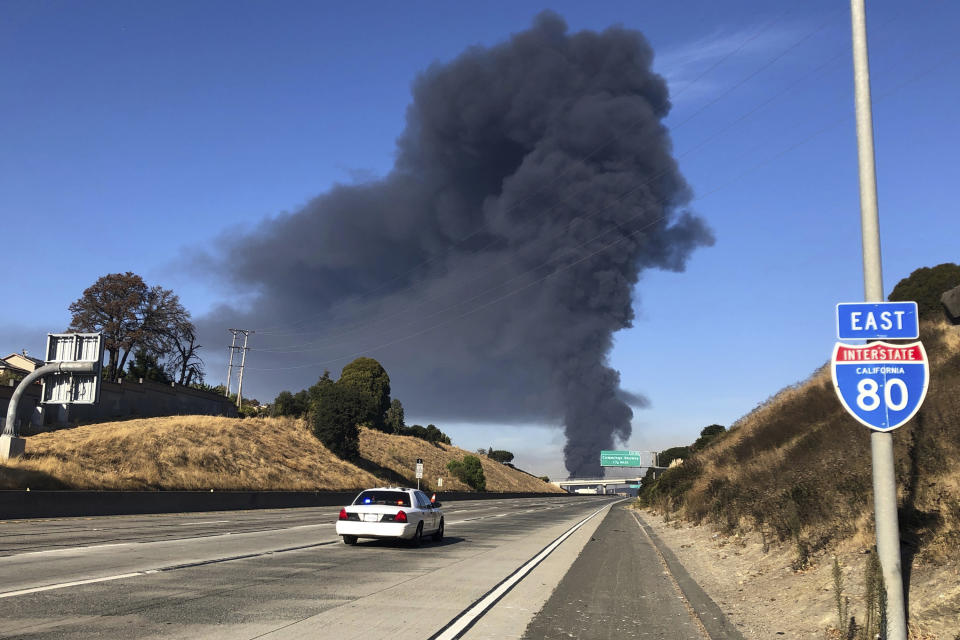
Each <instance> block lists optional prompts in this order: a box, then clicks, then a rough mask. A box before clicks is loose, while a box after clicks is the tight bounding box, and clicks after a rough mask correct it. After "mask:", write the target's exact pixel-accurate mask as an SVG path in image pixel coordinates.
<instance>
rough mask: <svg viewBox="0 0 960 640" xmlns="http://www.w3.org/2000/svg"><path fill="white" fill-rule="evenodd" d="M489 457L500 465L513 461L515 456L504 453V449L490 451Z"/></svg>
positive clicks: (507, 452)
mask: <svg viewBox="0 0 960 640" xmlns="http://www.w3.org/2000/svg"><path fill="white" fill-rule="evenodd" d="M487 457H488V458H490V459H491V460H496V461H497V462H500V463H507V462H512V461H513V454H512V453H510V452H509V451H504V450H503V449H488V450H487Z"/></svg>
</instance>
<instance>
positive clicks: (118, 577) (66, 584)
mask: <svg viewBox="0 0 960 640" xmlns="http://www.w3.org/2000/svg"><path fill="white" fill-rule="evenodd" d="M147 573H155V572H150V571H137V572H135V573H121V574H119V575H116V576H107V577H105V578H89V579H87V580H74V581H73V582H61V583H60V584H48V585H47V586H45V587H34V588H33V589H20V590H19V591H7V592H6V593H0V598H12V597H14V596H25V595H27V594H29V593H40V592H41V591H52V590H54V589H63V588H65V587H76V586H79V585H82V584H94V583H95V582H109V581H110V580H122V579H124V578H135V577H136V576H142V575H146V574H147Z"/></svg>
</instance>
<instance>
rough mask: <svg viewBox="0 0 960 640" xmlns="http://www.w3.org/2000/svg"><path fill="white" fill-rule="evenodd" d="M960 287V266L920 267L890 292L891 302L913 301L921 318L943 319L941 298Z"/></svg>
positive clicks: (945, 264)
mask: <svg viewBox="0 0 960 640" xmlns="http://www.w3.org/2000/svg"><path fill="white" fill-rule="evenodd" d="M958 285H960V265H956V264H953V263H952V262H945V263H943V264H938V265H937V266H935V267H920V268H919V269H916V270H915V271H914V272H913V273H911V274H910V275H909V276H907V277H906V278H904V279H903V280H901V281H900V282H898V283H897V286H895V287H894V288H893V291H891V292H890V296H889V297H888V299H889V300H890V301H891V302H897V301H903V300H913V301H915V302H916V303H917V311H918V312H919V313H920V317H921V318H927V319H937V318H942V317H943V304H942V303H941V302H940V296H942V295H943V293H944V292H945V291H949V290H950V289H953V288H954V287H956V286H958Z"/></svg>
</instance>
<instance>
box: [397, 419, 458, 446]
mask: <svg viewBox="0 0 960 640" xmlns="http://www.w3.org/2000/svg"><path fill="white" fill-rule="evenodd" d="M397 433H398V434H399V435H401V436H413V437H414V438H420V439H421V440H426V441H427V442H432V443H434V444H437V443H440V442H442V443H443V444H451V442H450V436H448V435H447V434H445V433H444V432H443V431H440V429H437V428H436V427H435V426H434V425H432V424H428V425H427V426H426V427H423V426H421V425H419V424H413V425H410V426H409V427H401V428H400V430H399V431H398V432H397Z"/></svg>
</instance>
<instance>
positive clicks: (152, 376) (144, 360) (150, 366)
mask: <svg viewBox="0 0 960 640" xmlns="http://www.w3.org/2000/svg"><path fill="white" fill-rule="evenodd" d="M125 377H126V379H127V380H148V381H150V382H161V383H163V384H170V382H171V380H170V376H168V375H167V372H166V371H164V370H163V367H161V366H160V363H159V362H157V356H155V355H154V354H152V353H150V352H148V351H147V350H146V349H137V351H136V352H135V353H134V354H133V361H132V362H130V364H128V365H127V375H126V376H125Z"/></svg>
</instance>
